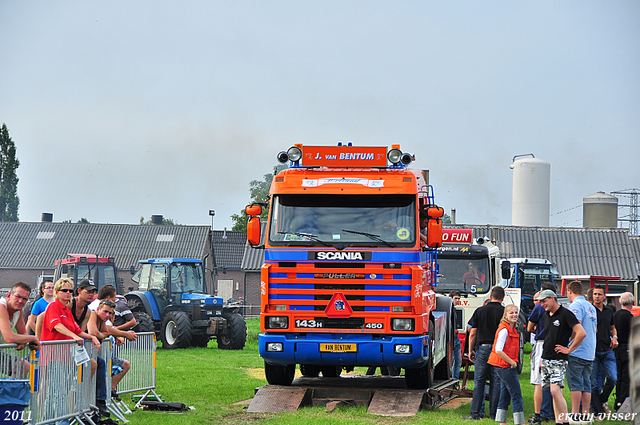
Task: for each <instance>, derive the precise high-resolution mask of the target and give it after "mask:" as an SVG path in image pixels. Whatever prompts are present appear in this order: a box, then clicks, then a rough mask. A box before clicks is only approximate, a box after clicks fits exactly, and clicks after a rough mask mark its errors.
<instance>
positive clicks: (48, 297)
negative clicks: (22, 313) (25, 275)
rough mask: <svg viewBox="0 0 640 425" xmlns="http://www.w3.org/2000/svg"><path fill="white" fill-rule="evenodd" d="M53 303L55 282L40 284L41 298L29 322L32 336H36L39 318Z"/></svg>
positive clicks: (37, 301) (32, 310)
mask: <svg viewBox="0 0 640 425" xmlns="http://www.w3.org/2000/svg"><path fill="white" fill-rule="evenodd" d="M52 302H53V281H51V280H45V281H43V282H42V284H40V298H39V299H38V300H36V302H34V303H33V307H31V313H29V320H28V321H27V330H28V331H29V334H30V335H35V334H36V321H37V319H38V316H39V315H41V314H42V313H44V311H45V310H46V309H47V306H48V305H49V304H51V303H52Z"/></svg>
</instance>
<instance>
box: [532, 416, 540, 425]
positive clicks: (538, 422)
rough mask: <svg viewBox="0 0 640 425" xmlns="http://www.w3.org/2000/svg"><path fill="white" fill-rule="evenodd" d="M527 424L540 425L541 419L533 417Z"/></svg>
mask: <svg viewBox="0 0 640 425" xmlns="http://www.w3.org/2000/svg"><path fill="white" fill-rule="evenodd" d="M529 423H530V424H541V423H542V418H541V417H538V418H536V417H535V416H534V417H533V418H530V419H529Z"/></svg>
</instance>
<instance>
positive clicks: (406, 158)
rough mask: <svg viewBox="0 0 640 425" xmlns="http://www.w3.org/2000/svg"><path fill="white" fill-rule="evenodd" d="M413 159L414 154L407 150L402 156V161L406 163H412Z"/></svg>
mask: <svg viewBox="0 0 640 425" xmlns="http://www.w3.org/2000/svg"><path fill="white" fill-rule="evenodd" d="M411 161H413V155H411V154H410V153H407V152H405V153H403V154H402V156H401V157H400V162H402V163H403V164H404V165H409V164H411Z"/></svg>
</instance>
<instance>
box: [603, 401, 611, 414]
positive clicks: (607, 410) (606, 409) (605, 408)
mask: <svg viewBox="0 0 640 425" xmlns="http://www.w3.org/2000/svg"><path fill="white" fill-rule="evenodd" d="M602 411H603V412H604V413H606V414H607V415H608V414H609V413H611V409H609V406H608V405H607V403H602Z"/></svg>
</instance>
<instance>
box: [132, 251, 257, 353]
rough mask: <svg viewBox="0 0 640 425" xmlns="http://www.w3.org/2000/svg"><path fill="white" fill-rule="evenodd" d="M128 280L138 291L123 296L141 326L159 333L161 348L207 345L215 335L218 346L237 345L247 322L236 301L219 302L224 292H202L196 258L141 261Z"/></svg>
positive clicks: (200, 267)
mask: <svg viewBox="0 0 640 425" xmlns="http://www.w3.org/2000/svg"><path fill="white" fill-rule="evenodd" d="M138 263H139V264H140V269H139V270H138V271H137V272H135V273H134V275H133V277H132V278H131V280H133V281H134V282H136V283H137V284H138V290H137V291H131V292H129V293H128V294H127V295H126V299H127V304H128V305H129V308H130V309H131V312H132V313H133V315H134V317H135V318H136V321H137V322H138V323H139V324H140V329H141V330H142V331H149V332H151V331H153V332H155V333H156V334H157V335H159V337H160V339H161V341H162V347H163V348H186V347H189V346H194V347H206V346H207V344H208V342H209V340H210V339H211V338H217V340H218V347H219V348H223V349H229V350H241V349H242V347H244V344H245V342H246V339H247V326H246V324H245V321H244V318H243V317H242V315H241V314H240V313H239V312H238V307H237V306H229V305H223V300H222V297H214V296H211V295H208V294H207V293H206V290H205V289H206V285H205V279H204V265H203V263H202V261H201V260H198V259H196V258H149V259H147V260H140V261H139V262H138Z"/></svg>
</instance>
